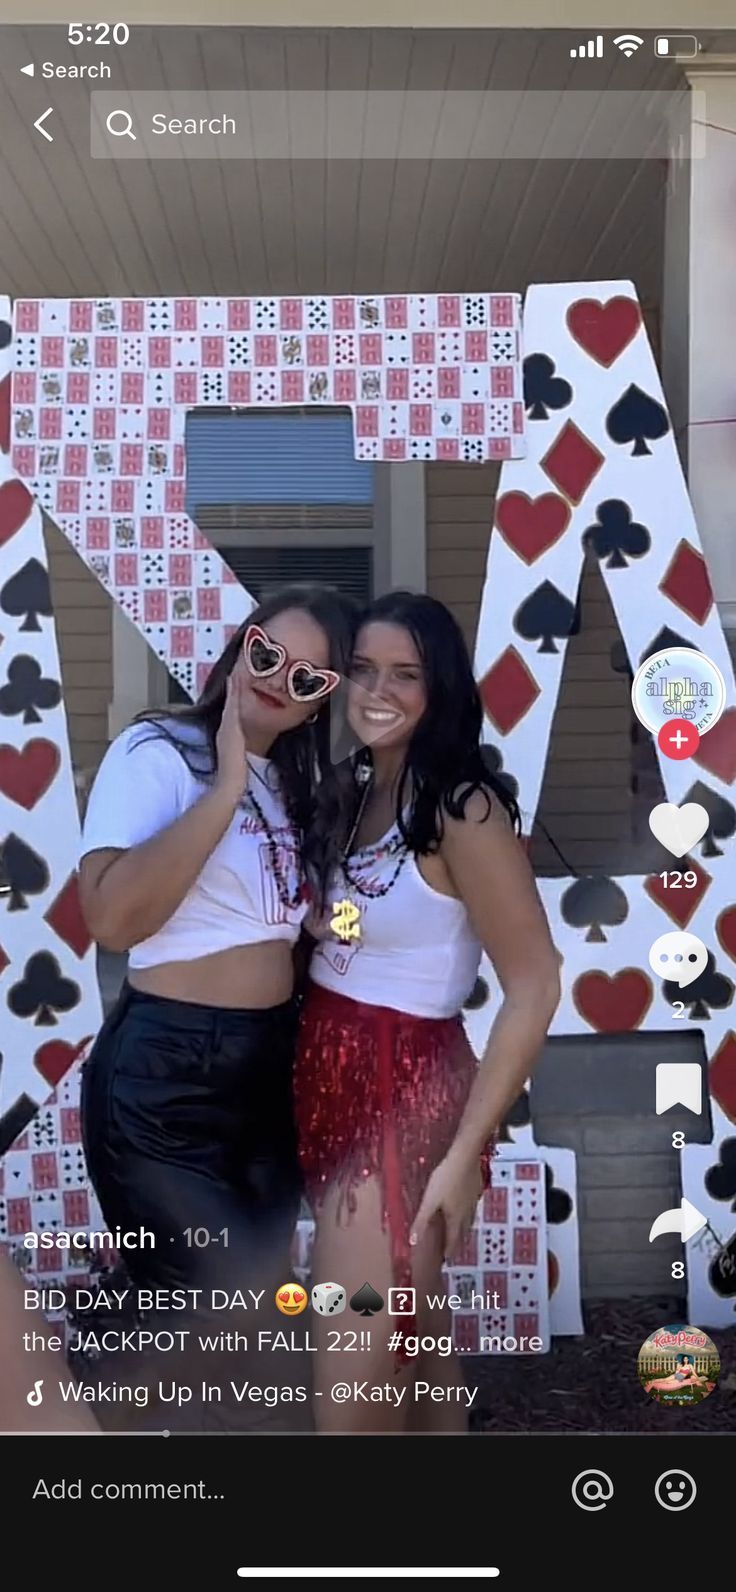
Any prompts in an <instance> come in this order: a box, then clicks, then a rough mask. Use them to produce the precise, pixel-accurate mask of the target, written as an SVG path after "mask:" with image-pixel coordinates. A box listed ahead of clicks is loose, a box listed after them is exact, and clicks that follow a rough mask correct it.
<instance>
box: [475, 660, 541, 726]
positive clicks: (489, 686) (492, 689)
mask: <svg viewBox="0 0 736 1592" xmlns="http://www.w3.org/2000/svg"><path fill="white" fill-rule="evenodd" d="M478 689H479V691H480V695H481V700H482V702H483V707H484V708H485V711H486V713H487V714H488V717H489V719H490V720H491V723H492V724H493V725H495V727H496V729H497V730H500V732H501V734H502V735H508V733H509V731H510V730H513V729H515V728H516V725H517V724H518V723H519V722H520V720H521V719H523V717H524V715H525V714H526V713H528V712H529V709H530V707H531V705H532V702H536V700H537V697H538V696H539V692H540V687H539V686H538V685H537V682H536V680H535V678H534V675H533V674H532V673H531V671H530V670H529V669H528V668H527V666H526V664H525V662H524V659H523V658H522V657H521V656H520V654H519V653H518V652H517V650H516V648H515V647H507V648H506V651H505V652H502V653H501V656H500V658H497V659H496V662H495V663H494V664H492V666H491V668H490V669H489V670H488V673H487V674H484V676H483V679H482V680H481V681H480V683H479V687H478Z"/></svg>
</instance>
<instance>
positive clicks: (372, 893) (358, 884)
mask: <svg viewBox="0 0 736 1592" xmlns="http://www.w3.org/2000/svg"><path fill="white" fill-rule="evenodd" d="M372 788H373V777H372V776H371V777H370V778H369V779H368V780H367V782H366V784H365V788H364V790H363V794H362V796H361V798H360V804H359V807H358V812H357V815H356V818H355V823H354V824H353V827H352V829H351V831H350V834H349V836H348V840H347V844H346V846H345V850H344V852H343V855H342V861H341V864H340V866H341V869H342V873H343V877H344V879H345V881H346V883H347V884H349V885H350V886H351V887H352V889H353V890H356V891H357V893H358V895H362V896H367V897H369V898H370V899H371V900H373V899H374V898H375V897H376V896H385V895H388V893H389V890H393V887H394V885H395V884H396V881H397V879H398V877H399V874H400V873H401V870H402V868H403V867H404V864H405V863H406V862H407V861H408V858H409V847H408V846H407V844H406V841H405V840H404V837H403V835H402V834H401V832H399V835H398V837H397V839H396V840H395V841H392V842H390V843H389V845H388V846H387V847H386V851H385V855H387V856H391V855H392V853H393V852H394V851H398V852H400V856H399V860H398V862H397V864H396V867H395V868H394V871H393V873H392V875H391V878H390V879H388V880H387V882H386V884H382V885H379V886H378V888H377V889H373V890H367V889H366V888H365V885H364V883H363V882H362V881H361V880H360V879H357V878H356V877H355V875H354V874H352V873H351V872H350V869H349V867H348V857H349V854H350V850H351V847H352V844H353V841H354V840H355V836H356V835H357V833H358V830H359V828H360V824H361V820H362V817H363V814H364V812H365V809H366V805H367V802H368V797H369V795H370V793H371V790H372ZM363 849H364V851H367V852H370V851H373V850H376V859H375V860H377V857H378V854H379V853H378V850H377V848H376V847H372V846H366V847H364V848H363Z"/></svg>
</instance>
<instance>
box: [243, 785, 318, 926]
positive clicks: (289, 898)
mask: <svg viewBox="0 0 736 1592" xmlns="http://www.w3.org/2000/svg"><path fill="white" fill-rule="evenodd" d="M249 770H250V772H251V773H252V774H255V776H256V779H259V780H260V782H261V784H262V785H264V786H265V788H266V790H267V791H270V792H271V795H273V794H274V791H273V787H272V786H271V785H269V783H268V780H266V779H264V778H263V775H262V774H259V772H258V769H257V768H253V766H252V764H250V765H249ZM246 794H247V797H248V801H249V802H250V803H251V804H252V807H253V810H254V812H255V815H256V817H257V819H258V821H259V823H260V825H261V828H262V829H263V830H264V831H265V835H266V844H267V846H268V856H269V860H270V863H271V870H272V872H273V877H274V880H275V883H276V893H277V895H278V898H279V901H280V902H281V905H282V907H285V908H286V910H287V911H290V912H293V911H294V909H295V908H296V907H300V906H302V905H303V903H304V902H305V901H308V900H309V895H310V891H309V886H308V885H307V882H306V880H305V879H304V878H303V877H300V879H299V883H298V886H297V888H296V890H290V889H289V881H288V879H287V878H286V877H285V875H284V870H283V868H282V866H281V857H280V855H279V847H278V844H277V842H276V836H275V835H274V832H273V830H272V828H271V825H270V824H269V822H268V819H267V817H266V814H265V813H264V811H263V808H262V806H261V804H260V802H259V800H258V797H257V796H256V795H255V794H254V792H253V791H252V790H250V789H248V791H247V792H246Z"/></svg>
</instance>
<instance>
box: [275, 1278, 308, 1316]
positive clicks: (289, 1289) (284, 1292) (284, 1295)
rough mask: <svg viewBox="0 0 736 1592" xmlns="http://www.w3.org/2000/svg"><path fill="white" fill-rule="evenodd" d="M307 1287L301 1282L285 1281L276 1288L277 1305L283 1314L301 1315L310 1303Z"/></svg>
mask: <svg viewBox="0 0 736 1592" xmlns="http://www.w3.org/2000/svg"><path fill="white" fill-rule="evenodd" d="M308 1298H309V1296H308V1294H307V1290H306V1288H303V1287H302V1285H301V1283H299V1282H283V1283H282V1284H281V1287H280V1288H277V1289H276V1305H277V1308H278V1309H279V1310H280V1311H281V1314H282V1316H300V1315H301V1313H302V1310H306V1308H307V1303H308Z"/></svg>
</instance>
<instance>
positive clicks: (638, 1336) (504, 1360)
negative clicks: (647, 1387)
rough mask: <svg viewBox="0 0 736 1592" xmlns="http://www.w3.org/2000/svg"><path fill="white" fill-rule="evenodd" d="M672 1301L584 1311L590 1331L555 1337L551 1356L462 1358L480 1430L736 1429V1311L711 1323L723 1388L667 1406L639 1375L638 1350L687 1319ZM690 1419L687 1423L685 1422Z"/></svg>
mask: <svg viewBox="0 0 736 1592" xmlns="http://www.w3.org/2000/svg"><path fill="white" fill-rule="evenodd" d="M684 1319H685V1318H684V1317H683V1314H682V1303H681V1302H678V1301H677V1300H673V1299H661V1300H651V1299H644V1300H642V1299H632V1300H616V1301H615V1302H612V1301H609V1300H606V1301H602V1302H600V1303H598V1304H590V1305H589V1306H588V1307H587V1308H586V1310H585V1326H586V1336H585V1337H582V1338H555V1339H554V1340H553V1344H552V1348H551V1351H550V1353H549V1354H534V1355H508V1356H504V1355H494V1356H493V1357H492V1358H491V1357H490V1356H487V1355H484V1356H482V1357H480V1356H479V1357H477V1358H473V1359H472V1360H467V1361H465V1365H464V1369H465V1376H466V1378H467V1381H468V1383H469V1385H471V1386H472V1385H473V1384H474V1383H477V1384H478V1389H479V1391H478V1398H477V1400H476V1404H475V1406H474V1411H473V1416H472V1425H473V1430H474V1431H476V1432H516V1433H521V1432H529V1433H533V1432H612V1433H613V1432H655V1433H658V1434H659V1435H661V1434H662V1433H665V1432H667V1431H669V1430H672V1431H673V1432H674V1431H677V1432H678V1434H680V1433H682V1432H683V1430H686V1431H687V1432H693V1433H695V1432H726V1431H734V1429H736V1316H735V1317H734V1326H733V1327H729V1328H727V1329H726V1330H725V1331H724V1330H722V1329H721V1328H714V1330H713V1332H712V1333H711V1337H712V1338H713V1342H714V1343H715V1345H716V1348H717V1349H718V1352H719V1354H720V1358H721V1375H720V1379H719V1383H718V1387H717V1388H716V1389H715V1391H714V1392H713V1393H712V1394H711V1395H710V1397H709V1398H707V1399H704V1400H703V1402H702V1403H701V1404H697V1405H694V1406H692V1407H690V1408H678V1407H675V1408H667V1407H665V1406H663V1405H661V1404H658V1403H657V1402H656V1400H655V1399H653V1398H651V1397H649V1396H648V1395H647V1394H646V1393H645V1392H644V1389H643V1388H642V1386H641V1383H640V1381H639V1378H638V1376H637V1374H636V1358H637V1355H638V1353H639V1350H640V1348H641V1346H642V1344H643V1343H644V1341H645V1339H646V1338H648V1336H649V1334H650V1333H651V1332H654V1331H655V1329H656V1327H658V1326H665V1325H668V1324H669V1323H672V1322H682V1321H683V1320H684ZM685 1423H687V1424H686V1425H685Z"/></svg>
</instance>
